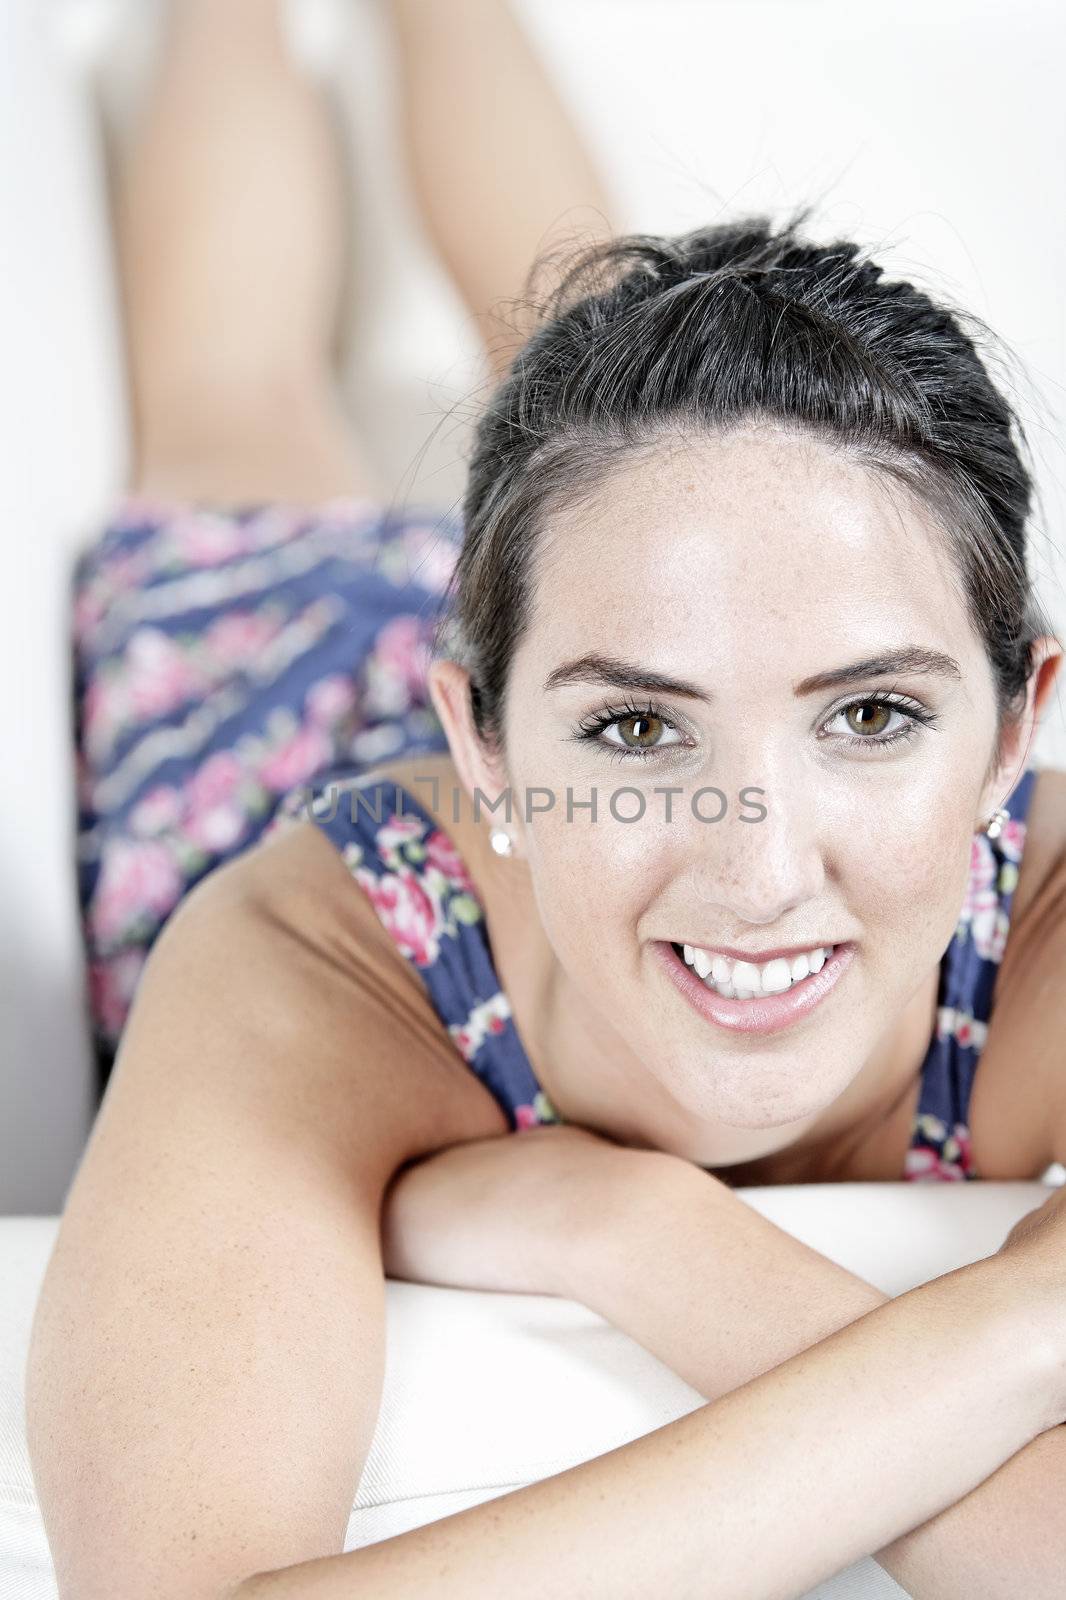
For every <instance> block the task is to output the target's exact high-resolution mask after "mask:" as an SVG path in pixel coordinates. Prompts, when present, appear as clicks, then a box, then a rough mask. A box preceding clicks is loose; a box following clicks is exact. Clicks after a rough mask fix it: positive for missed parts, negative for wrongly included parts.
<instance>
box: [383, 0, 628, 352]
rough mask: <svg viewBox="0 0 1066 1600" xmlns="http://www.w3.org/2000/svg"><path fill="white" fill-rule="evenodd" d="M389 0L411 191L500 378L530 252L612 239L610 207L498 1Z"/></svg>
mask: <svg viewBox="0 0 1066 1600" xmlns="http://www.w3.org/2000/svg"><path fill="white" fill-rule="evenodd" d="M388 3H389V7H390V10H391V13H392V19H393V24H394V32H395V38H396V42H397V59H398V62H399V71H400V89H401V105H402V118H403V131H404V137H405V143H406V149H407V156H408V161H409V164H410V171H411V179H412V185H413V188H414V191H415V193H416V195H417V197H418V199H419V201H420V203H421V206H422V210H423V212H424V214H425V218H426V223H427V226H428V228H429V232H430V236H431V237H432V239H433V241H434V243H435V245H436V247H437V250H438V252H439V254H440V256H441V258H442V260H443V261H444V262H445V264H446V265H447V267H448V268H449V270H450V271H451V273H452V276H453V277H454V279H455V282H456V285H457V287H458V289H459V291H460V293H461V294H462V296H463V298H464V300H465V301H466V303H467V305H468V306H469V307H470V310H471V312H472V313H473V315H474V317H475V319H476V321H477V323H478V326H479V329H480V331H481V333H482V336H483V338H484V340H485V343H486V348H487V353H488V357H489V362H490V365H491V366H492V368H493V369H494V371H497V372H500V371H502V370H503V369H504V368H505V367H506V366H507V364H508V363H509V361H510V359H511V357H512V356H513V355H514V352H515V349H516V347H517V345H518V344H519V343H521V340H522V336H523V330H524V329H527V328H528V325H529V318H528V317H527V316H526V315H525V314H523V313H521V312H520V311H518V310H517V309H516V308H514V307H512V306H511V305H509V304H508V298H509V297H515V298H517V297H519V296H520V295H521V293H522V289H523V287H524V285H525V282H526V276H527V274H528V272H529V269H530V267H531V266H532V264H533V261H534V259H535V257H536V256H537V255H538V254H539V253H540V251H541V250H543V249H544V248H545V247H552V246H556V245H559V244H560V243H562V242H563V241H564V240H565V239H567V238H568V237H569V236H572V235H574V234H580V235H581V237H582V238H591V237H593V236H595V237H603V236H605V235H608V234H611V233H614V232H616V231H617V224H616V223H615V222H614V221H613V220H612V219H613V214H614V212H615V210H616V206H615V202H614V201H613V199H612V198H611V197H610V195H609V193H608V191H607V189H606V187H605V184H604V181H603V178H602V176H601V174H600V173H599V172H598V171H597V169H596V166H595V164H594V162H593V160H592V158H591V155H590V153H589V151H588V150H587V148H586V147H585V145H584V144H583V142H582V139H581V136H580V133H579V132H578V129H577V127H576V125H575V124H574V122H573V121H572V120H571V118H570V116H569V115H568V113H567V110H566V107H565V105H564V104H563V101H562V99H561V98H560V96H559V95H558V93H557V92H556V90H555V88H554V87H553V85H552V82H551V79H550V78H549V76H548V74H547V72H546V70H545V68H544V65H543V63H542V62H541V61H540V59H539V58H538V56H537V55H536V53H535V51H534V50H533V48H532V47H531V45H530V42H529V40H528V39H527V38H526V36H525V34H524V33H523V31H522V28H521V26H520V24H519V22H518V20H517V18H516V17H515V15H514V14H513V12H512V11H511V9H510V7H509V6H508V5H507V4H506V0H388ZM501 313H502V314H501Z"/></svg>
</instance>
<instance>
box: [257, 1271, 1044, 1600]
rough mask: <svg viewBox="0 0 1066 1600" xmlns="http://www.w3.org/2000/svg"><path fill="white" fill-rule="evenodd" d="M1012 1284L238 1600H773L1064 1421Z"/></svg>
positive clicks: (838, 1343)
mask: <svg viewBox="0 0 1066 1600" xmlns="http://www.w3.org/2000/svg"><path fill="white" fill-rule="evenodd" d="M623 1245H624V1241H623ZM623 1270H628V1269H627V1268H625V1266H624V1265H623V1264H620V1266H619V1271H623ZM634 1281H637V1275H636V1272H635V1271H634ZM1023 1282H1024V1279H1023V1277H1022V1276H1021V1275H1020V1274H1019V1273H1018V1272H1017V1271H1016V1270H1015V1268H1014V1266H1013V1263H1010V1262H1007V1261H1005V1260H1004V1259H1003V1258H1000V1257H992V1258H989V1259H988V1260H984V1261H979V1262H976V1263H974V1264H973V1265H972V1266H968V1267H964V1268H961V1269H959V1270H958V1271H955V1272H952V1273H948V1274H946V1275H945V1276H943V1277H941V1278H937V1279H935V1280H934V1281H933V1282H932V1283H929V1284H923V1285H921V1286H920V1287H918V1288H916V1289H912V1290H910V1291H909V1292H908V1293H906V1294H904V1295H900V1296H899V1297H898V1298H897V1299H895V1300H892V1301H889V1302H887V1303H886V1304H884V1305H882V1306H878V1307H876V1308H875V1309H873V1310H871V1311H869V1312H868V1313H867V1314H865V1315H863V1316H860V1317H859V1318H858V1319H857V1320H856V1321H854V1322H852V1323H850V1324H849V1325H848V1326H847V1327H844V1328H841V1329H839V1330H838V1331H836V1332H835V1333H833V1334H831V1335H830V1336H829V1337H828V1338H826V1339H823V1340H822V1341H821V1342H820V1343H818V1344H816V1345H814V1346H813V1347H812V1348H811V1349H809V1350H805V1351H802V1352H801V1353H799V1354H797V1355H794V1356H792V1357H791V1359H789V1360H787V1361H785V1362H784V1363H783V1364H781V1365H780V1366H778V1367H775V1368H774V1369H773V1370H772V1371H770V1372H766V1373H764V1374H763V1375H762V1376H761V1377H758V1378H756V1379H754V1380H753V1381H751V1382H749V1383H745V1384H744V1385H743V1387H741V1388H739V1389H737V1390H736V1391H734V1392H733V1393H732V1394H728V1395H726V1396H724V1397H723V1398H721V1399H719V1400H717V1401H715V1402H713V1403H711V1404H709V1405H705V1406H701V1407H699V1408H698V1409H697V1410H695V1411H693V1412H691V1413H690V1414H689V1415H688V1416H685V1417H682V1418H680V1419H679V1420H678V1421H676V1422H673V1423H670V1424H669V1425H668V1426H666V1427H664V1428H658V1429H656V1430H655V1431H654V1432H653V1433H650V1434H647V1435H645V1436H644V1437H642V1438H640V1439H636V1440H634V1441H633V1442H632V1443H630V1444H628V1445H625V1446H623V1447H621V1448H619V1449H615V1450H611V1451H608V1452H607V1453H606V1454H604V1455H602V1456H598V1457H596V1458H595V1459H594V1460H592V1461H587V1462H583V1463H581V1464H580V1465H579V1466H577V1467H572V1468H570V1469H569V1470H568V1471H566V1472H561V1473H558V1474H555V1475H554V1476H552V1477H550V1478H546V1479H543V1480H542V1481H540V1482H538V1483H534V1484H531V1485H529V1486H528V1487H526V1488H524V1489H520V1490H517V1491H514V1492H512V1493H510V1494H507V1495H504V1496H502V1497H498V1498H496V1499H494V1500H492V1501H489V1502H487V1503H485V1504H483V1505H480V1506H475V1507H473V1508H471V1509H470V1510H468V1511H464V1512H461V1513H459V1514H458V1515H454V1516H450V1517H445V1518H443V1519H441V1520H440V1521H437V1522H434V1523H430V1524H428V1525H427V1526H425V1527H421V1528H416V1529H413V1530H412V1531H410V1532H408V1533H405V1534H401V1535H399V1536H397V1537H395V1538H392V1539H386V1540H382V1541H381V1542H379V1543H377V1544H373V1545H368V1546H366V1547H364V1548H363V1549H360V1550H354V1551H350V1552H348V1553H347V1554H344V1555H339V1556H327V1557H324V1558H322V1559H319V1560H315V1561H310V1562H301V1563H299V1564H297V1565H296V1566H293V1567H289V1568H285V1569H282V1570H280V1571H275V1572H271V1573H265V1574H258V1575H256V1576H254V1577H253V1578H250V1579H249V1580H247V1581H246V1582H245V1583H244V1584H242V1585H240V1587H239V1589H238V1590H237V1591H236V1594H237V1596H239V1600H356V1597H358V1596H360V1595H367V1596H371V1595H372V1596H373V1597H374V1600H416V1597H417V1600H471V1597H477V1600H480V1597H487V1596H490V1595H492V1596H495V1595H499V1594H507V1596H508V1600H534V1597H535V1600H541V1596H542V1595H543V1594H544V1593H545V1592H548V1593H554V1594H558V1593H566V1594H575V1595H576V1594H580V1595H581V1596H582V1597H583V1600H596V1597H599V1596H602V1597H603V1600H644V1597H645V1596H646V1595H647V1593H648V1592H649V1587H650V1586H651V1587H654V1590H655V1592H661V1593H666V1594H669V1595H670V1596H671V1597H672V1600H696V1597H697V1596H698V1597H700V1600H703V1597H704V1596H706V1595H707V1594H708V1593H710V1592H713V1593H714V1595H715V1597H716V1600H787V1597H789V1596H795V1595H799V1594H802V1593H803V1592H804V1591H805V1590H806V1589H808V1588H810V1587H811V1586H812V1585H813V1584H815V1583H818V1582H819V1581H820V1580H822V1579H824V1578H826V1577H828V1576H829V1575H831V1574H832V1573H834V1572H837V1571H839V1570H840V1569H841V1568H843V1567H846V1566H847V1565H848V1564H849V1563H851V1562H852V1561H854V1560H856V1559H857V1558H858V1557H859V1556H861V1555H862V1554H864V1553H865V1552H868V1551H870V1550H876V1549H879V1548H880V1547H881V1546H883V1545H885V1544H886V1543H888V1541H889V1540H891V1539H895V1538H897V1537H899V1535H900V1534H902V1533H905V1532H906V1531H907V1530H908V1529H911V1528H914V1527H916V1526H917V1525H918V1524H919V1523H921V1522H924V1521H925V1520H926V1519H927V1518H929V1517H931V1516H934V1515H935V1514H936V1513H937V1512H939V1511H941V1510H943V1509H944V1508H945V1507H946V1506H948V1505H952V1504H954V1502H955V1501H957V1500H959V1499H961V1497H962V1496H963V1495H965V1494H967V1493H968V1492H969V1491H970V1490H972V1489H973V1488H975V1487H976V1486H977V1485H978V1484H979V1483H982V1482H983V1481H984V1480H985V1478H987V1477H988V1476H989V1475H990V1474H991V1473H993V1472H995V1471H996V1470H997V1469H998V1468H999V1467H1000V1466H1001V1465H1002V1463H1003V1462H1004V1461H1007V1460H1009V1459H1010V1458H1011V1457H1012V1456H1014V1455H1015V1454H1016V1452H1018V1451H1019V1450H1021V1449H1023V1448H1024V1447H1025V1446H1026V1445H1028V1443H1029V1441H1030V1440H1032V1439H1034V1438H1036V1437H1037V1435H1039V1434H1042V1433H1043V1432H1044V1430H1045V1429H1048V1428H1050V1427H1053V1426H1054V1425H1055V1424H1057V1423H1058V1422H1059V1421H1060V1420H1061V1419H1062V1417H1063V1414H1064V1411H1066V1394H1063V1393H1062V1390H1063V1389H1064V1388H1066V1380H1064V1377H1063V1370H1064V1369H1063V1363H1062V1360H1061V1355H1060V1352H1059V1349H1058V1344H1059V1342H1060V1341H1061V1339H1062V1334H1061V1331H1060V1327H1059V1322H1058V1319H1057V1318H1056V1317H1055V1316H1054V1315H1052V1310H1051V1309H1049V1310H1047V1311H1045V1310H1044V1309H1043V1307H1042V1305H1041V1302H1040V1301H1038V1300H1035V1299H1034V1298H1033V1297H1031V1296H1030V1295H1029V1294H1028V1293H1026V1292H1025V1291H1024V1290H1023V1288H1022V1284H1023ZM1052 1309H1053V1308H1052ZM713 1320H714V1308H713V1304H712V1305H711V1306H709V1308H708V1322H712V1321H713ZM960 1329H965V1330H966V1334H965V1337H964V1338H962V1337H960Z"/></svg>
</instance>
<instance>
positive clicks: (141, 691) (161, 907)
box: [71, 495, 461, 1056]
mask: <svg viewBox="0 0 1066 1600" xmlns="http://www.w3.org/2000/svg"><path fill="white" fill-rule="evenodd" d="M460 543H461V533H460V523H459V520H458V518H457V517H456V516H455V515H454V514H452V513H443V514H442V513H440V512H439V511H434V510H431V509H430V508H428V507H421V506H418V505H410V506H405V507H403V508H401V509H394V508H390V507H388V506H386V505H383V504H382V503H381V502H380V501H378V500H336V501H329V502H325V503H321V504H315V505H313V506H301V505H285V504H281V503H277V502H274V503H271V504H263V505H258V504H251V505H247V506H224V507H220V506H212V505H208V504H203V503H194V504H188V503H184V502H180V501H179V502H169V501H159V500H149V499H147V498H145V497H144V496H137V495H127V496H124V497H123V498H122V499H121V500H120V501H119V502H118V503H117V504H116V506H115V507H114V508H113V510H112V513H111V515H110V516H109V518H108V520H107V522H106V524H105V526H104V528H103V529H102V531H101V533H100V536H99V537H98V538H97V539H96V540H94V542H93V543H92V544H91V545H90V546H89V548H88V549H86V550H85V551H84V552H83V554H82V555H81V557H80V558H79V560H78V562H77V564H76V567H75V570H74V573H73V585H72V597H71V598H72V622H73V645H74V725H75V731H76V756H77V779H78V796H77V798H78V817H77V844H78V876H79V894H80V905H81V915H82V931H83V937H84V942H85V947H86V957H87V967H88V977H89V1009H90V1016H91V1021H92V1026H93V1031H94V1034H95V1037H96V1040H97V1044H98V1047H99V1049H100V1051H101V1053H102V1054H103V1055H105V1056H106V1055H107V1054H109V1053H110V1054H113V1052H114V1050H115V1049H116V1048H117V1045H118V1041H119V1038H120V1036H121V1033H122V1030H123V1028H124V1026H125V1022H126V1018H127V1016H128V1014H129V1010H130V1007H131V1004H132V1001H133V996H134V993H135V991H136V988H137V986H138V983H139V981H140V977H141V973H142V971H143V968H144V965H145V962H146V959H147V956H148V953H149V950H150V949H151V946H152V945H153V943H154V941H155V939H156V938H157V937H158V935H159V933H160V932H161V931H162V928H163V926H164V924H165V923H166V921H167V920H168V918H169V917H170V916H171V915H172V914H173V912H174V910H175V909H176V908H177V906H178V904H179V903H180V902H181V900H182V899H183V898H184V897H185V895H186V894H187V893H188V892H189V890H190V889H191V888H192V887H193V885H194V884H195V883H197V882H198V881H199V880H200V879H201V878H202V877H204V876H205V875H206V874H207V873H208V872H211V871H213V870H214V869H215V868H216V867H218V866H221V865H223V864H224V863H225V862H227V861H229V860H230V859H231V858H232V857H233V856H235V855H238V854H240V853H242V852H243V851H246V850H248V849H249V848H250V847H251V846H252V845H254V844H255V843H256V842H257V841H258V840H259V839H260V838H262V837H264V836H265V835H266V833H267V832H269V831H270V829H271V828H272V827H273V826H274V824H275V823H276V822H277V821H278V819H279V818H280V817H283V816H285V815H286V814H287V813H288V811H289V810H290V809H291V808H292V807H293V806H294V805H298V803H299V799H298V797H299V795H300V794H301V792H302V786H303V785H305V784H306V783H308V782H310V781H311V780H313V779H314V778H316V777H318V776H320V775H321V774H323V773H324V772H327V771H330V770H332V769H333V768H334V767H335V766H336V765H338V764H343V763H345V762H351V763H355V764H357V765H359V766H361V767H362V768H363V770H364V771H365V770H367V769H368V768H371V767H373V766H375V765H378V764H380V763H382V762H383V761H385V760H387V759H389V758H398V757H400V756H401V755H406V754H412V753H417V752H419V751H429V750H437V751H440V750H444V749H447V740H446V739H445V737H444V732H443V729H442V728H441V725H440V722H439V720H438V718H437V715H436V712H435V710H434V708H433V705H432V702H431V700H430V697H429V693H428V688H427V682H426V671H427V666H428V662H429V660H430V658H431V647H432V644H433V640H434V631H435V626H436V624H437V622H438V620H439V618H440V614H441V612H442V609H443V604H444V598H445V592H446V589H447V585H448V582H449V579H450V576H451V573H452V571H453V568H454V564H455V560H456V558H457V554H458V551H459V548H460ZM294 797H296V798H294Z"/></svg>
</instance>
